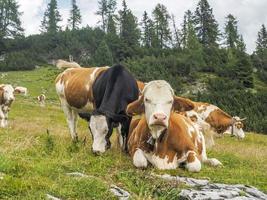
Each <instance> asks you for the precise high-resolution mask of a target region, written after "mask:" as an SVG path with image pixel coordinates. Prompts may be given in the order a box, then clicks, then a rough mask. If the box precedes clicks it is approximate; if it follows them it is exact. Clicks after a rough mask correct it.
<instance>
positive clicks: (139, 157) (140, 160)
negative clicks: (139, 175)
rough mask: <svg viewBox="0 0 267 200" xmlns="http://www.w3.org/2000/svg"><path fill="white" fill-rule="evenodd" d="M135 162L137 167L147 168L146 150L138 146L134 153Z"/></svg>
mask: <svg viewBox="0 0 267 200" xmlns="http://www.w3.org/2000/svg"><path fill="white" fill-rule="evenodd" d="M133 164H134V166H135V167H137V168H146V167H147V164H148V162H147V159H146V157H145V154H144V151H143V150H142V149H140V148H137V149H136V151H135V152H134V154H133Z"/></svg>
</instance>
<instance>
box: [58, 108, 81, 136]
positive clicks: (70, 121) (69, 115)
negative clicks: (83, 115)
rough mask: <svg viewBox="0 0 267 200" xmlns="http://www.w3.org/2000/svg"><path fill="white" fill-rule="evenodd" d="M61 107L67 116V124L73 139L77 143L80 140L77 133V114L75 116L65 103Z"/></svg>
mask: <svg viewBox="0 0 267 200" xmlns="http://www.w3.org/2000/svg"><path fill="white" fill-rule="evenodd" d="M61 105H62V109H63V111H64V113H65V116H66V118H67V123H68V126H69V129H70V134H71V138H72V140H73V141H77V140H78V136H77V133H76V121H77V113H75V114H74V111H73V110H72V109H71V108H70V107H69V106H68V105H66V104H64V103H62V104H61ZM75 115H76V116H75Z"/></svg>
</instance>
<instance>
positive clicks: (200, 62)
mask: <svg viewBox="0 0 267 200" xmlns="http://www.w3.org/2000/svg"><path fill="white" fill-rule="evenodd" d="M187 33H188V34H187V38H186V49H187V50H188V55H189V60H188V61H187V62H188V63H189V64H190V66H191V68H194V70H196V69H197V68H199V67H203V66H204V65H205V61H204V58H203V49H202V45H201V43H200V42H199V41H198V38H197V35H196V32H195V28H194V25H193V22H192V20H190V19H189V20H188V22H187Z"/></svg>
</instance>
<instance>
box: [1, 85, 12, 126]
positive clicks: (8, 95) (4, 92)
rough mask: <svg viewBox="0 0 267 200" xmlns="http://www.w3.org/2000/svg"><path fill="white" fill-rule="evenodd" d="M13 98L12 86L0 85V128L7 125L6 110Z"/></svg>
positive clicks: (8, 108)
mask: <svg viewBox="0 0 267 200" xmlns="http://www.w3.org/2000/svg"><path fill="white" fill-rule="evenodd" d="M14 100H15V97H14V88H13V87H12V85H8V84H7V85H4V84H2V85H0V127H2V128H5V127H7V125H8V121H7V120H8V112H9V110H10V107H11V104H12V102H13V101H14Z"/></svg>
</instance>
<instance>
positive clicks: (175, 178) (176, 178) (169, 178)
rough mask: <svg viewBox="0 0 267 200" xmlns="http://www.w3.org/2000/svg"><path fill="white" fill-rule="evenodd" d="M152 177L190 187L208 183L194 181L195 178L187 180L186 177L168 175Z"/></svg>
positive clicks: (203, 180)
mask: <svg viewBox="0 0 267 200" xmlns="http://www.w3.org/2000/svg"><path fill="white" fill-rule="evenodd" d="M153 175H154V176H156V177H160V178H162V179H164V180H167V181H176V182H180V183H184V184H186V185H188V186H191V187H195V186H205V185H207V184H208V183H209V181H208V180H206V179H195V178H187V177H180V176H171V175H169V174H164V175H157V174H153Z"/></svg>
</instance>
